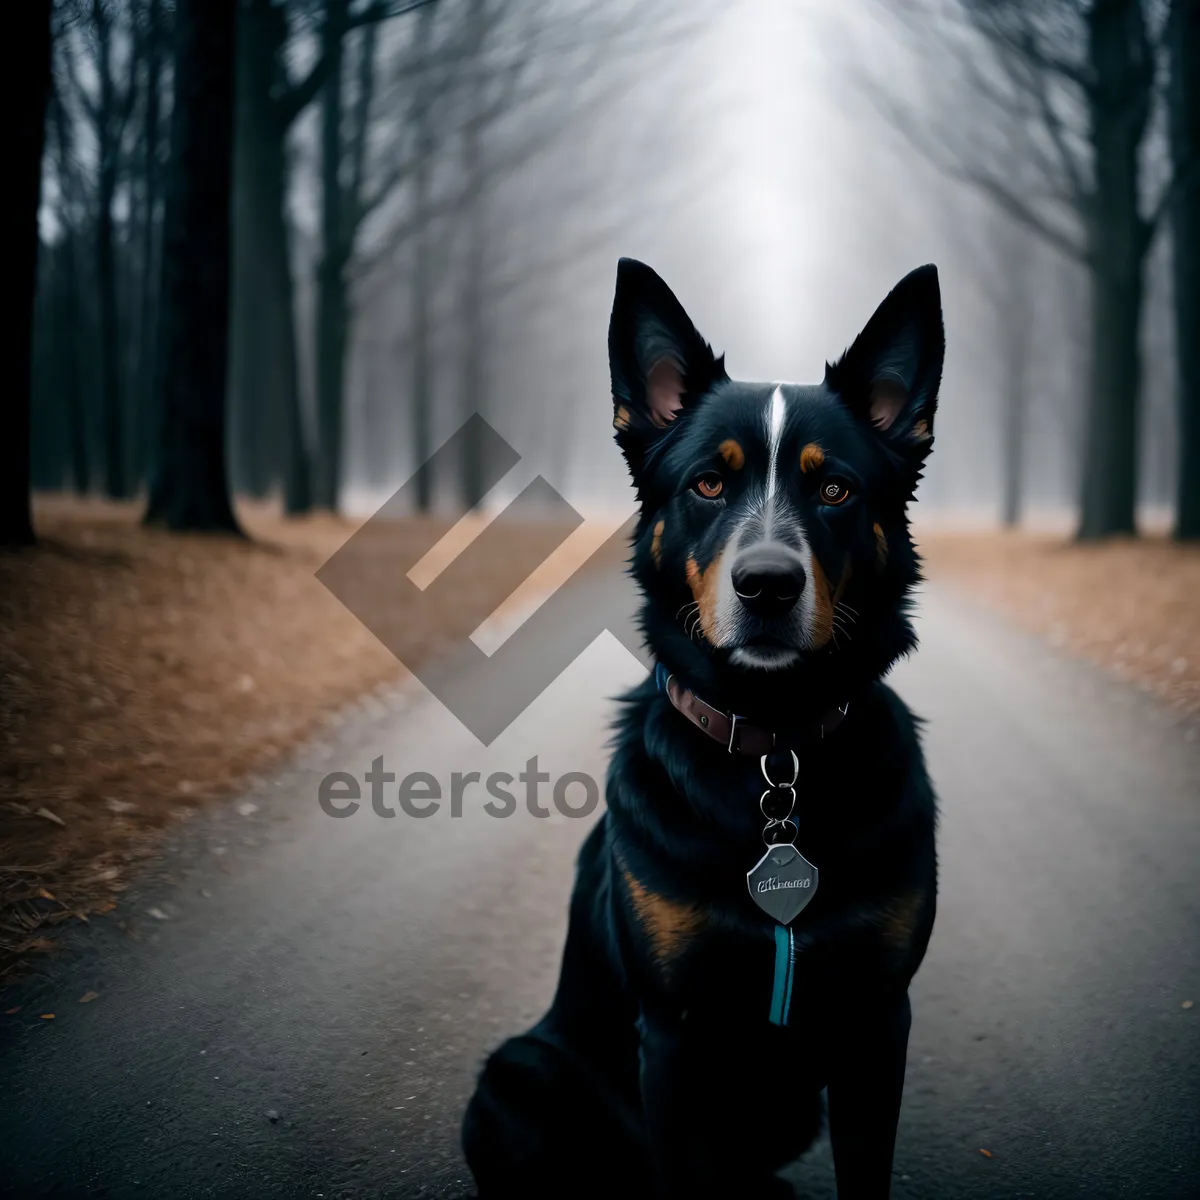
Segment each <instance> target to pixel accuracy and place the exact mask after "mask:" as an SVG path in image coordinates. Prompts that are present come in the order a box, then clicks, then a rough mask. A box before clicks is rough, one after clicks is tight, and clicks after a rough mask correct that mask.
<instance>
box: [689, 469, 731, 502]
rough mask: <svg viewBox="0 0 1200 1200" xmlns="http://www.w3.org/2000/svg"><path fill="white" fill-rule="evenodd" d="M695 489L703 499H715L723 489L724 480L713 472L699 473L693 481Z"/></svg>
mask: <svg viewBox="0 0 1200 1200" xmlns="http://www.w3.org/2000/svg"><path fill="white" fill-rule="evenodd" d="M694 486H695V489H696V491H697V492H698V493H699V494H700V495H701V496H703V497H704V498H705V500H715V499H716V498H717V497H718V496H719V495H720V494H721V493H722V492H723V491H724V490H725V481H724V480H723V479H722V478H721V477H720V475H717V474H715V473H710V474H708V475H701V476H700V478H699V479H697V480H696V483H695V485H694Z"/></svg>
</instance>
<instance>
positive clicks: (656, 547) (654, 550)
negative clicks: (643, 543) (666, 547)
mask: <svg viewBox="0 0 1200 1200" xmlns="http://www.w3.org/2000/svg"><path fill="white" fill-rule="evenodd" d="M666 528H667V523H666V521H659V523H658V524H657V525H655V526H654V536H653V537H652V538H651V539H650V557H651V558H652V559H654V565H655V566H656V567H661V566H662V539H663V531H664V530H665V529H666Z"/></svg>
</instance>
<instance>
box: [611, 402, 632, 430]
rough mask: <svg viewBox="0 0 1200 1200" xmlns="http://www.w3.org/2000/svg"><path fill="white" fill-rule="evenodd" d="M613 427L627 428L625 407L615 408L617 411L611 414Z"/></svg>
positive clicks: (627, 410)
mask: <svg viewBox="0 0 1200 1200" xmlns="http://www.w3.org/2000/svg"><path fill="white" fill-rule="evenodd" d="M613 426H614V427H615V428H617V429H628V428H629V409H627V408H626V407H625V405H623V404H619V405H618V406H617V411H616V412H615V413H614V414H613Z"/></svg>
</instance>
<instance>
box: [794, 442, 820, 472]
mask: <svg viewBox="0 0 1200 1200" xmlns="http://www.w3.org/2000/svg"><path fill="white" fill-rule="evenodd" d="M824 462H825V451H824V450H822V449H821V447H820V446H818V445H817V443H816V442H809V443H808V445H807V446H805V447H804V449H803V450H801V451H800V473H801V474H802V475H807V474H808V473H809V471H815V470H816V469H817V468H818V467H819V466H821V465H822V464H823V463H824Z"/></svg>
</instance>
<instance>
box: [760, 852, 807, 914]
mask: <svg viewBox="0 0 1200 1200" xmlns="http://www.w3.org/2000/svg"><path fill="white" fill-rule="evenodd" d="M746 884H747V886H748V887H749V888H750V895H751V896H752V897H753V898H754V903H755V904H757V905H758V907H759V908H761V909H762V910H763V912H765V913H766V914H767V916H769V917H773V918H774V919H775V920H776V921H778V922H779V923H780V924H781V925H790V924H791V922H792V921H794V920H795V919H796V918H797V917H798V916H799V915H800V914H801V912H803V911H804V907H805V905H807V904H808V902H809V901H810V900H811V899H812V898H813V896H815V895H816V892H817V868H816V867H814V866H813V865H812V863H810V862H809V861H808V859H807V858H805V857H804V855H803V854H801V853H800V851H799V850H797V849H796V847H795V846H790V845H783V846H769V847H768V848H767V852H766V854H764V855H763V856H762V858H760V859H759V860H758V866H756V867H755V868H754V870H753V871H747V872H746Z"/></svg>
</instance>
